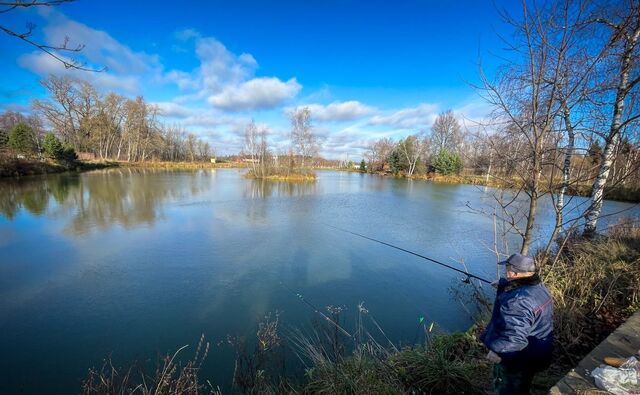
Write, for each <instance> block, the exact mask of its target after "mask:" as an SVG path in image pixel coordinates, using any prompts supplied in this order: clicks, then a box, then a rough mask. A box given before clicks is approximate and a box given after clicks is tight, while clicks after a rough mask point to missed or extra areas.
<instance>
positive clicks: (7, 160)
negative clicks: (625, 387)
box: [0, 155, 118, 178]
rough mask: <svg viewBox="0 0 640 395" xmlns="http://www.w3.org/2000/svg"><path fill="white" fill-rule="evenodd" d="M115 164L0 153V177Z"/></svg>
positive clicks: (115, 164) (81, 169)
mask: <svg viewBox="0 0 640 395" xmlns="http://www.w3.org/2000/svg"><path fill="white" fill-rule="evenodd" d="M117 166H118V164H117V163H116V162H99V161H75V162H73V163H65V162H58V161H53V160H49V159H43V160H39V159H26V158H24V159H23V158H17V157H15V156H8V155H0V178H2V177H22V176H31V175H37V174H49V173H63V172H66V171H88V170H96V169H105V168H109V167H117Z"/></svg>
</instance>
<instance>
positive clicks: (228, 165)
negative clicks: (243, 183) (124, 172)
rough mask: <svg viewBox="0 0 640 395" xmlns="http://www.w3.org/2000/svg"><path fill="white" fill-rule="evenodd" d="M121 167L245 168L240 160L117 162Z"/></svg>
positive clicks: (178, 168) (177, 168)
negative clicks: (212, 161)
mask: <svg viewBox="0 0 640 395" xmlns="http://www.w3.org/2000/svg"><path fill="white" fill-rule="evenodd" d="M117 163H118V165H120V166H121V167H140V168H148V169H176V170H180V169H184V170H191V169H193V170H195V169H228V168H245V167H247V166H246V164H244V163H240V162H221V163H211V162H166V161H147V162H124V161H121V162H117Z"/></svg>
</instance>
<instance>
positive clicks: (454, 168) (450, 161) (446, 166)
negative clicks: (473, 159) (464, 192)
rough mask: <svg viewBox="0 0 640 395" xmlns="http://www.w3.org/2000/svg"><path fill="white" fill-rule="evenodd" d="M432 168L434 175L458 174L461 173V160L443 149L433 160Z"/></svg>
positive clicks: (457, 155)
mask: <svg viewBox="0 0 640 395" xmlns="http://www.w3.org/2000/svg"><path fill="white" fill-rule="evenodd" d="M433 168H434V170H435V171H436V173H440V174H444V175H449V174H460V172H461V171H462V158H461V157H460V155H459V154H457V153H455V152H451V151H449V150H446V149H443V150H441V151H440V152H438V155H436V157H435V158H434V159H433Z"/></svg>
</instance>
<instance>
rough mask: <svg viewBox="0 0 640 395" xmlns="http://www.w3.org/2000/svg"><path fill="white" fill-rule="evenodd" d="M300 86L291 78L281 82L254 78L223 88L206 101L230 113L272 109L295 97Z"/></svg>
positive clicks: (272, 78)
mask: <svg viewBox="0 0 640 395" xmlns="http://www.w3.org/2000/svg"><path fill="white" fill-rule="evenodd" d="M301 88H302V86H301V85H300V84H299V83H298V81H296V79H295V78H291V79H290V80H288V81H287V82H283V81H281V80H279V79H278V78H275V77H269V78H254V79H252V80H249V81H246V82H243V83H241V84H237V85H231V86H227V87H226V88H224V89H223V90H222V91H221V92H220V93H216V94H214V95H211V96H210V97H209V99H208V101H209V103H211V104H212V105H214V106H216V107H219V108H222V109H225V110H230V111H244V110H260V109H268V108H273V107H276V106H277V105H279V104H280V103H282V102H283V101H284V100H287V99H291V98H293V97H295V96H296V95H297V94H298V92H299V91H300V89H301Z"/></svg>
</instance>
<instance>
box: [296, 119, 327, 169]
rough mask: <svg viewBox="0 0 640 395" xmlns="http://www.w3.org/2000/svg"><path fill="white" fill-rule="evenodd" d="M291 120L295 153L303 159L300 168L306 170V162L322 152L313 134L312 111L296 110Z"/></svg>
mask: <svg viewBox="0 0 640 395" xmlns="http://www.w3.org/2000/svg"><path fill="white" fill-rule="evenodd" d="M290 119H291V144H292V146H293V150H294V152H295V153H296V154H297V155H300V157H301V166H300V167H302V168H304V166H305V160H306V159H307V158H312V157H313V156H314V155H317V154H318V151H319V150H320V145H319V142H318V138H317V136H316V135H314V134H313V127H312V126H311V110H309V107H302V108H296V109H295V110H294V111H293V112H292V113H291V115H290Z"/></svg>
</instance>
